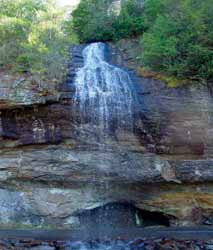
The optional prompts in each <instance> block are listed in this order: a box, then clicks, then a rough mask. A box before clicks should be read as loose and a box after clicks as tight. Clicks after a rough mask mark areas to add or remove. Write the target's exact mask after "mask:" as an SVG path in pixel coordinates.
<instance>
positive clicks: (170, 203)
mask: <svg viewBox="0 0 213 250" xmlns="http://www.w3.org/2000/svg"><path fill="white" fill-rule="evenodd" d="M134 42H136V41H134ZM126 46H127V44H125V46H124V45H122V44H120V45H119V47H115V46H114V45H109V51H110V53H109V55H108V58H109V61H110V62H111V63H113V64H115V65H117V66H119V67H123V68H125V70H127V71H129V73H130V75H131V78H132V84H133V87H134V89H135V90H136V91H137V117H139V119H137V122H136V124H135V133H134V135H133V134H132V133H127V132H123V133H122V132H121V131H119V132H117V133H116V140H117V142H116V143H114V141H109V145H110V147H107V148H106V147H104V146H103V145H102V144H101V143H97V141H96V143H94V142H93V141H91V140H87V141H86V142H85V141H83V142H82V141H81V140H82V137H80V136H79V133H78V132H79V130H83V131H86V130H87V129H88V127H87V126H86V125H85V124H84V125H81V124H80V123H79V120H78V118H77V117H76V114H74V111H73V107H74V106H75V105H73V95H74V93H75V86H74V84H73V81H74V78H75V76H76V72H77V70H78V69H79V68H81V67H82V66H83V57H82V50H83V48H84V46H83V45H82V46H76V47H73V48H72V49H71V51H70V52H71V54H72V60H71V61H70V63H69V74H68V77H67V82H65V83H63V84H60V85H59V86H56V85H54V84H53V83H52V85H51V83H46V84H44V83H43V85H42V87H41V88H40V87H39V86H38V87H37V85H36V84H35V85H34V83H33V81H32V79H31V80H26V79H22V78H19V77H18V76H16V78H15V79H14V77H13V78H12V76H10V75H9V74H8V73H7V74H6V73H5V72H3V73H1V78H0V99H1V101H0V110H1V112H0V223H1V226H2V227H12V228H20V227H43V228H49V227H57V228H72V227H74V228H76V227H79V226H82V224H83V223H84V222H82V220H81V218H82V217H81V214H84V213H85V211H88V210H89V211H90V210H91V211H93V210H94V209H97V208H99V207H103V206H105V205H107V204H111V203H114V204H123V203H125V204H126V203H127V204H132V205H134V206H135V207H136V208H137V209H141V210H142V211H144V210H145V211H151V212H159V213H161V214H162V215H163V216H165V215H166V216H168V217H169V218H170V219H171V220H170V223H171V224H180V225H191V224H201V223H205V224H211V223H213V219H212V218H213V198H212V197H213V195H212V193H213V184H212V183H213V112H212V110H213V98H212V96H211V92H210V90H209V89H208V88H207V87H206V86H187V87H180V88H175V89H171V88H167V87H166V85H165V84H164V83H162V82H160V81H156V80H153V79H148V78H140V77H138V76H137V75H136V73H135V71H134V70H133V68H134V69H135V68H136V65H137V60H134V59H135V55H134V56H133V55H132V54H131V53H129V48H128V46H127V47H126ZM136 49H137V48H135V50H136ZM134 53H135V52H134ZM79 115H80V114H79ZM89 133H92V131H89ZM159 216H160V215H159ZM136 222H137V218H136ZM136 224H137V223H136Z"/></svg>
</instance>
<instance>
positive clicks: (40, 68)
mask: <svg viewBox="0 0 213 250" xmlns="http://www.w3.org/2000/svg"><path fill="white" fill-rule="evenodd" d="M122 2H123V4H122V6H121V10H120V12H119V13H118V12H117V11H115V9H114V8H113V0H81V1H80V4H79V5H78V7H77V8H76V9H75V10H74V11H73V12H72V15H70V16H69V15H67V13H68V10H67V9H63V8H60V7H59V6H57V5H56V3H55V2H54V0H0V34H1V35H0V67H7V68H10V69H12V70H14V71H18V72H30V73H32V74H37V75H39V76H40V77H44V78H46V79H56V80H58V81H60V80H61V79H62V78H63V76H64V74H65V73H66V69H65V67H64V65H65V64H64V63H65V61H66V59H67V56H68V47H69V46H70V44H71V43H73V42H76V40H77V39H76V37H78V40H79V41H80V42H82V43H84V42H94V41H108V40H113V41H118V40H120V39H122V38H131V37H136V36H137V37H138V36H139V37H141V54H139V55H138V57H140V58H141V66H142V67H143V72H145V71H146V70H147V72H149V71H150V72H157V74H159V73H160V74H162V75H164V74H165V75H167V76H168V77H172V78H173V77H177V78H180V79H181V78H182V79H186V78H191V79H198V80H205V81H209V80H210V79H212V77H213V16H212V13H213V4H212V0H205V1H200V0H179V1H174V0H145V1H138V0H125V1H124V0H123V1H122ZM75 34H76V35H75ZM142 51H143V53H142Z"/></svg>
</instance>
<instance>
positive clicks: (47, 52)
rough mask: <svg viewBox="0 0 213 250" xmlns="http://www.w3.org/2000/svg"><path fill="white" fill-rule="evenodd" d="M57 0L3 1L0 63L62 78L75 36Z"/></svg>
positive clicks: (25, 70) (45, 75)
mask: <svg viewBox="0 0 213 250" xmlns="http://www.w3.org/2000/svg"><path fill="white" fill-rule="evenodd" d="M64 16H65V12H64V10H63V9H60V8H59V7H58V6H56V4H55V3H54V1H51V0H48V1H44V0H0V34H1V36H0V65H1V66H4V67H5V66H10V67H12V69H13V70H15V71H20V72H31V73H32V74H38V75H40V76H41V77H45V78H49V79H53V78H54V79H57V80H61V79H62V77H63V75H64V73H65V67H64V62H65V60H66V56H67V49H68V46H69V45H70V43H71V42H73V41H74V37H73V36H71V32H70V33H69V34H68V33H66V31H65V29H64V26H65V25H64V24H65V19H64Z"/></svg>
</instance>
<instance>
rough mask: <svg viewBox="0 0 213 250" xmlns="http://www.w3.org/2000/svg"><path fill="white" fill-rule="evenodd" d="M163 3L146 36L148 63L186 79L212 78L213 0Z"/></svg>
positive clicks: (163, 1)
mask: <svg viewBox="0 0 213 250" xmlns="http://www.w3.org/2000/svg"><path fill="white" fill-rule="evenodd" d="M148 1H150V3H151V2H153V0H148ZM160 2H161V5H160V6H161V7H160V8H159V9H158V14H157V15H156V14H155V18H154V19H152V20H154V21H153V24H152V25H151V26H150V27H149V30H148V31H147V32H146V33H145V34H144V36H143V39H142V44H143V47H144V54H143V63H144V65H145V66H149V67H150V68H152V69H154V70H155V71H161V72H166V73H168V74H172V75H176V76H178V77H182V78H183V77H190V78H196V79H207V80H208V79H210V78H212V77H213V39H212V34H213V32H212V30H213V17H212V15H211V14H210V13H212V11H213V4H212V2H211V0H205V1H198V0H180V1H173V0H161V1H160Z"/></svg>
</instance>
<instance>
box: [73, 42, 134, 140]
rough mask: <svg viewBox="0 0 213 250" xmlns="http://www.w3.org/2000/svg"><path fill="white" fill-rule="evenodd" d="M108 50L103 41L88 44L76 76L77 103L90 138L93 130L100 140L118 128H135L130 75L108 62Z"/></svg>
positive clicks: (81, 121) (75, 99) (75, 97)
mask: <svg viewBox="0 0 213 250" xmlns="http://www.w3.org/2000/svg"><path fill="white" fill-rule="evenodd" d="M105 49H106V45H105V44H104V43H100V42H99V43H92V44H90V45H88V46H87V47H86V48H85V49H84V50H83V58H84V66H83V67H82V68H80V69H79V70H78V72H77V75H76V79H75V89H76V92H75V96H74V103H75V105H76V108H77V110H79V114H80V123H81V124H84V125H85V124H86V125H87V127H86V130H87V131H89V133H90V138H91V135H94V133H95V132H94V131H96V136H97V137H98V138H99V139H100V138H101V139H103V138H106V137H109V136H110V135H112V134H113V133H115V132H116V131H118V130H125V131H133V99H134V97H133V91H132V89H131V85H132V81H131V78H130V76H129V74H128V73H127V72H126V71H124V70H122V69H120V68H118V67H115V66H113V65H111V64H109V63H108V62H107V61H106V59H105ZM93 139H94V138H93Z"/></svg>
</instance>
